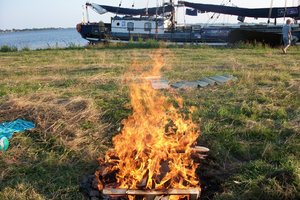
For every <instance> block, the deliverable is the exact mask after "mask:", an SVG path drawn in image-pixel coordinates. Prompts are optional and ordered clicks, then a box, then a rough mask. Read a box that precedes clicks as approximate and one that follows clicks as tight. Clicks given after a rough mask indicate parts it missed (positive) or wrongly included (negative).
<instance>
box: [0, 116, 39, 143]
mask: <svg viewBox="0 0 300 200" xmlns="http://www.w3.org/2000/svg"><path fill="white" fill-rule="evenodd" d="M33 128H35V124H34V123H32V122H29V121H25V120H22V119H17V120H15V121H13V122H4V123H2V124H0V135H3V136H5V137H6V138H7V139H10V138H11V137H12V136H13V134H14V133H20V132H23V131H26V130H30V129H33Z"/></svg>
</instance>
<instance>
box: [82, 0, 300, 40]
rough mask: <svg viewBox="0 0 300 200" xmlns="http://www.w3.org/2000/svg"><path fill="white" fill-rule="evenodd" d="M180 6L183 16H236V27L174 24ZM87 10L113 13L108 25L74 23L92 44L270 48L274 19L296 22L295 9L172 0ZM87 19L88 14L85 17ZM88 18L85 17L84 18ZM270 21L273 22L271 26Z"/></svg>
mask: <svg viewBox="0 0 300 200" xmlns="http://www.w3.org/2000/svg"><path fill="white" fill-rule="evenodd" d="M178 7H184V8H185V9H186V14H187V15H191V16H197V15H198V13H205V12H212V13H219V14H226V15H235V16H238V20H239V21H240V22H241V23H239V24H222V25H220V24H215V25H213V24H210V25H200V24H192V25H178V24H177V23H176V21H175V15H176V8H178ZM85 8H86V11H87V13H88V9H89V8H91V9H92V10H94V11H96V12H97V13H98V14H100V15H103V14H105V13H108V12H109V13H113V14H115V16H114V17H112V18H111V21H110V23H104V22H103V21H100V22H89V19H88V20H87V22H82V23H79V24H77V26H76V28H77V31H78V32H79V33H80V34H81V36H82V37H83V38H84V39H87V40H88V41H90V42H92V43H95V42H107V41H139V40H147V39H154V40H162V41H166V42H183V43H203V42H205V43H210V42H214V43H215V42H225V43H228V42H230V43H236V42H241V41H243V42H262V43H267V44H270V45H272V46H275V45H279V44H280V43H281V37H282V35H281V30H282V25H278V24H277V22H276V21H277V19H278V18H292V19H294V21H295V22H297V20H299V19H300V5H299V6H298V7H274V8H273V7H270V8H240V7H232V6H226V5H212V4H201V3H192V2H189V1H178V2H177V3H176V4H175V2H174V1H173V0H170V1H169V2H167V3H163V4H162V5H161V6H157V7H152V8H148V7H146V8H123V7H121V4H120V5H119V6H110V5H100V4H96V3H86V5H85ZM87 16H88V14H87ZM246 17H251V18H266V19H268V23H267V24H244V23H243V22H244V20H245V18H246ZM87 18H88V17H87ZM270 19H275V20H274V24H272V23H270ZM292 34H293V36H294V38H293V41H297V40H298V38H300V26H299V24H298V23H295V24H294V25H293V26H292Z"/></svg>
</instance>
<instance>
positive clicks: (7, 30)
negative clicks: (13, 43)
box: [0, 27, 75, 33]
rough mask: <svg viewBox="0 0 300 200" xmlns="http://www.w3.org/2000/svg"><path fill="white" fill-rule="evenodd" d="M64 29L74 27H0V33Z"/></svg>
mask: <svg viewBox="0 0 300 200" xmlns="http://www.w3.org/2000/svg"><path fill="white" fill-rule="evenodd" d="M66 29H75V27H74V28H72V27H69V28H61V27H59V28H53V27H50V28H25V29H14V28H13V29H6V30H2V29H0V33H14V32H25V31H47V30H66Z"/></svg>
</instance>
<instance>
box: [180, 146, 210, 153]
mask: <svg viewBox="0 0 300 200" xmlns="http://www.w3.org/2000/svg"><path fill="white" fill-rule="evenodd" d="M191 150H192V152H193V153H207V152H209V149H208V148H206V147H202V146H195V147H191ZM176 153H185V150H184V149H177V150H176Z"/></svg>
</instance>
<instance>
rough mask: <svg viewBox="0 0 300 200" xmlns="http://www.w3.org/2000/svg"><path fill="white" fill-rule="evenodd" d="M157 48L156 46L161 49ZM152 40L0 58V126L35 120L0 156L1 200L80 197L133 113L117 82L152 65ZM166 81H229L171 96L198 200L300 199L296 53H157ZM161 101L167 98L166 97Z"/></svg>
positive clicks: (191, 49)
mask: <svg viewBox="0 0 300 200" xmlns="http://www.w3.org/2000/svg"><path fill="white" fill-rule="evenodd" d="M158 46H159V45H158ZM158 46H157V43H155V44H154V43H153V45H152V46H151V45H150V46H144V48H141V47H137V46H130V44H129V46H127V47H126V46H117V45H116V46H110V47H109V48H105V47H104V46H100V47H89V48H84V47H76V48H69V49H46V50H35V51H30V50H26V51H13V52H0V59H1V62H0V71H1V73H0V122H2V121H9V120H13V119H15V118H24V119H27V120H31V121H34V122H35V123H36V125H37V128H36V129H35V130H34V131H29V132H26V133H23V134H16V135H15V136H14V137H13V138H12V140H11V146H10V148H9V150H8V151H7V152H5V153H0V169H3V170H2V171H1V173H0V199H25V198H29V199H82V198H83V196H82V194H81V193H80V191H79V189H78V188H79V181H80V179H81V177H82V176H84V175H88V174H92V173H93V172H94V171H95V169H96V168H97V160H96V159H97V157H99V156H103V155H104V154H105V152H106V150H107V149H108V148H109V147H111V139H112V137H113V136H114V135H116V134H117V132H118V130H119V128H120V127H121V121H122V120H123V119H125V118H126V117H128V116H129V115H130V113H131V106H130V101H129V91H128V85H127V83H126V81H123V75H124V74H125V73H126V72H127V71H128V69H129V68H130V66H131V65H132V63H133V62H134V63H138V64H140V65H144V66H145V67H146V68H147V67H148V66H149V65H151V64H152V63H151V54H152V53H153V51H155V48H156V47H158ZM162 52H163V59H164V61H165V63H166V65H165V66H164V68H163V70H162V74H163V76H164V77H165V78H166V79H167V80H169V81H170V82H171V83H174V82H176V81H180V80H197V79H199V78H202V77H206V76H212V75H222V74H232V75H234V76H235V77H237V78H238V81H237V82H235V83H233V84H229V85H223V86H213V87H207V88H202V89H193V90H178V91H176V93H178V95H179V96H181V97H183V100H184V106H186V107H190V106H192V107H194V108H195V112H194V114H193V120H194V121H195V123H198V124H199V127H200V130H201V136H200V138H199V139H198V143H199V144H200V145H203V146H206V147H208V148H209V149H210V150H211V151H210V153H209V156H208V157H207V158H206V160H204V161H203V163H202V164H201V165H200V168H199V170H198V171H197V174H198V175H199V176H200V178H201V182H202V188H203V196H202V199H297V198H299V187H300V178H299V174H300V171H299V166H300V165H299V164H300V163H299V155H300V154H299V143H300V137H299V132H300V126H299V123H300V97H299V89H300V66H299V63H300V51H299V48H298V47H292V48H291V49H290V51H289V53H288V54H287V55H283V54H281V52H280V50H279V49H270V48H263V47H261V46H260V47H251V48H249V46H240V48H211V47H206V46H204V47H187V46H183V47H172V48H164V47H162ZM165 93H166V94H167V95H168V92H165Z"/></svg>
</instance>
